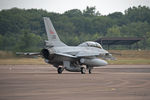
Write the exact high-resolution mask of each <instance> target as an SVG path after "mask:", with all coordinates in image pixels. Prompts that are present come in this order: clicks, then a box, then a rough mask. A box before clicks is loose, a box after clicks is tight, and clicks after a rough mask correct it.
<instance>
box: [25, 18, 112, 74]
mask: <svg viewBox="0 0 150 100" xmlns="http://www.w3.org/2000/svg"><path fill="white" fill-rule="evenodd" d="M43 19H44V24H45V29H46V33H47V36H48V40H47V41H45V47H44V48H43V49H42V50H41V52H40V55H42V57H43V58H44V59H45V62H46V63H48V64H52V65H53V66H54V67H55V68H57V72H58V74H61V73H62V72H63V70H67V71H70V72H81V74H85V73H86V70H88V73H89V74H91V72H92V69H93V68H94V67H100V66H105V65H107V64H108V63H107V62H106V61H105V60H103V59H111V58H112V55H111V54H110V53H109V52H108V51H106V50H104V49H103V48H102V46H101V45H100V44H99V43H97V42H92V41H87V42H84V43H81V44H79V45H78V46H68V45H66V44H64V43H63V42H62V41H61V40H60V39H59V37H58V35H57V32H56V31H55V29H54V27H53V24H52V22H51V20H50V19H49V18H48V17H44V18H43ZM37 54H38V53H26V55H37ZM100 58H101V59H100Z"/></svg>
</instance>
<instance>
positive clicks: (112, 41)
mask: <svg viewBox="0 0 150 100" xmlns="http://www.w3.org/2000/svg"><path fill="white" fill-rule="evenodd" d="M141 40H143V38H138V37H103V38H99V39H97V40H96V42H98V43H100V44H101V45H102V46H104V45H106V46H107V48H108V49H109V47H110V46H111V45H128V46H129V47H131V45H132V44H135V43H136V48H137V49H138V48H139V46H138V42H139V41H141Z"/></svg>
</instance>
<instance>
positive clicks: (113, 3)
mask: <svg viewBox="0 0 150 100" xmlns="http://www.w3.org/2000/svg"><path fill="white" fill-rule="evenodd" d="M138 5H142V6H143V5H145V6H148V7H150V0H0V10H2V9H10V8H12V7H17V8H25V9H30V8H37V9H44V10H47V11H49V12H58V13H64V12H65V11H67V10H70V9H80V10H81V11H82V10H84V9H85V8H86V7H87V6H96V9H97V11H99V12H100V13H101V14H102V15H106V14H109V13H112V12H115V11H119V12H124V10H126V9H127V8H129V7H133V6H138Z"/></svg>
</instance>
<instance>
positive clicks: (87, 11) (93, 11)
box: [83, 6, 100, 17]
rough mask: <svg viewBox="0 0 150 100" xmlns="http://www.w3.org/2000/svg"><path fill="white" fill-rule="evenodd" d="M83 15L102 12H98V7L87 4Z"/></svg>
mask: <svg viewBox="0 0 150 100" xmlns="http://www.w3.org/2000/svg"><path fill="white" fill-rule="evenodd" d="M83 15H84V16H87V17H88V16H100V13H99V12H98V11H97V12H96V7H95V6H94V7H89V6H87V7H86V9H85V10H83Z"/></svg>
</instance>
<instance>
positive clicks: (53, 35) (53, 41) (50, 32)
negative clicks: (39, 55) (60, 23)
mask: <svg viewBox="0 0 150 100" xmlns="http://www.w3.org/2000/svg"><path fill="white" fill-rule="evenodd" d="M43 19H44V24H45V29H46V33H47V36H48V44H47V45H48V46H66V45H65V44H64V43H63V42H61V41H60V39H59V37H58V35H57V32H56V31H55V28H54V27H53V24H52V22H51V20H50V19H49V18H48V17H43Z"/></svg>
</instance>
